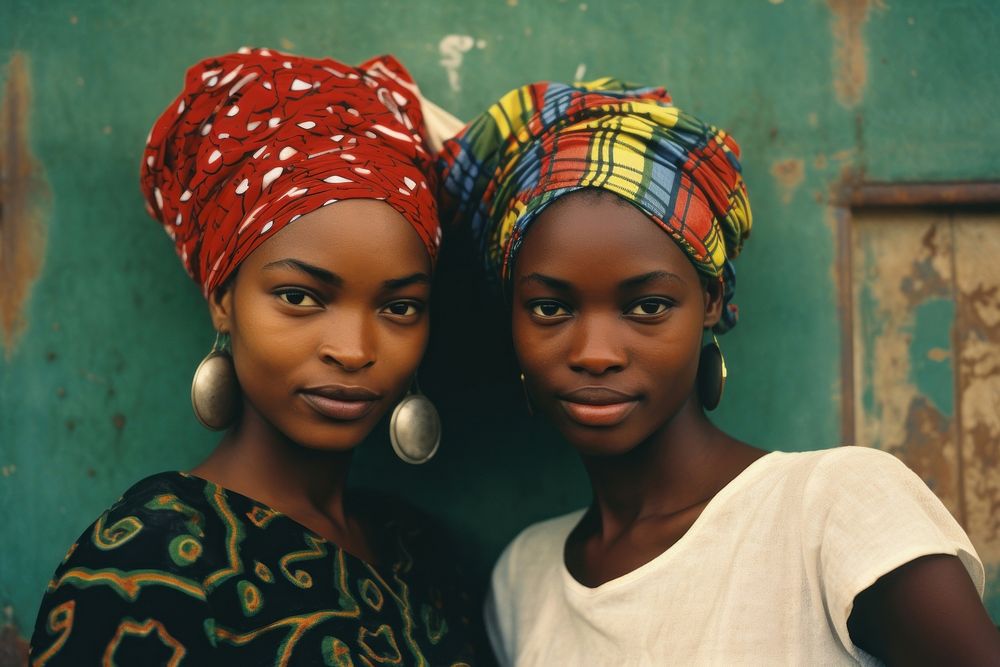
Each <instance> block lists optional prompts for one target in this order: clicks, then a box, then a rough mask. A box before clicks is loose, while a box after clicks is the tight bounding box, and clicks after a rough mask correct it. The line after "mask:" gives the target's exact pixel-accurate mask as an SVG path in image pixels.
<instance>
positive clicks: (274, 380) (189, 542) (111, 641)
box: [31, 49, 471, 665]
mask: <svg viewBox="0 0 1000 667" xmlns="http://www.w3.org/2000/svg"><path fill="white" fill-rule="evenodd" d="M428 110H433V107H432V106H430V105H429V103H425V101H424V100H423V99H422V98H421V97H420V94H419V91H418V89H417V86H416V85H415V84H414V82H413V81H412V79H411V78H410V76H409V74H408V73H407V71H406V70H405V69H404V68H403V67H402V66H401V65H400V64H399V63H398V62H397V61H396V60H394V59H393V58H391V57H388V56H386V57H382V58H377V59H374V60H371V61H368V62H366V63H364V64H362V65H360V66H358V67H351V66H348V65H344V64H342V63H339V62H336V61H334V60H329V59H323V60H317V59H310V58H302V57H296V56H292V55H286V54H282V53H279V52H277V51H269V50H267V49H256V50H250V49H243V50H241V51H240V52H239V53H233V54H229V55H225V56H221V57H218V58H210V59H208V60H205V61H203V62H201V63H199V64H197V65H195V66H194V67H193V68H191V70H190V71H189V72H188V73H187V78H186V81H185V86H184V90H183V91H182V93H181V94H180V96H179V97H178V98H177V99H176V100H175V101H174V102H173V103H171V105H170V106H169V107H168V108H167V109H166V111H165V112H164V113H163V115H162V116H161V117H160V119H159V120H158V121H157V122H156V124H155V125H154V127H153V129H152V132H151V133H150V136H149V138H148V140H147V146H146V150H145V153H144V155H143V161H142V170H141V183H142V189H143V193H144V194H145V196H146V202H147V206H148V209H149V212H150V214H151V215H152V216H153V217H154V218H155V219H156V220H157V221H158V222H159V223H160V224H161V225H162V226H163V228H164V229H165V230H166V232H167V234H168V235H169V236H170V238H171V239H172V240H173V242H174V244H175V246H176V249H177V253H178V255H179V256H180V258H181V261H182V263H183V265H184V268H185V269H186V271H187V272H188V274H189V275H190V276H191V277H192V278H193V279H194V280H195V282H196V283H197V284H198V285H199V286H200V287H201V290H202V293H203V294H204V296H205V298H206V299H207V301H208V307H209V311H210V313H211V318H212V322H213V325H214V327H215V330H216V345H215V346H214V348H213V351H212V353H210V354H209V355H208V357H206V359H205V361H203V362H202V364H201V366H199V368H198V370H197V372H196V375H195V379H194V383H193V386H192V396H191V398H192V403H193V406H194V409H195V413H196V415H197V417H198V418H199V420H201V421H202V423H204V424H205V425H206V426H208V427H210V428H214V429H219V430H223V429H225V430H226V433H225V435H224V436H223V438H222V440H221V442H220V443H219V444H218V446H217V447H216V448H215V450H214V451H213V452H212V453H211V454H210V455H209V456H208V458H207V459H206V460H205V461H203V462H202V463H201V464H199V465H198V466H196V467H195V468H194V469H193V470H191V471H190V472H166V473H161V474H157V475H154V476H152V477H149V478H147V479H144V480H142V481H140V482H138V483H137V484H136V485H134V486H133V487H132V488H130V489H129V490H128V491H126V492H125V494H124V495H123V496H122V497H121V498H120V499H119V500H118V501H117V502H116V503H115V504H114V505H113V506H112V507H111V508H110V509H109V510H107V511H106V512H105V513H103V514H102V515H101V516H100V517H99V518H98V519H97V521H96V522H94V524H93V525H92V526H91V527H90V528H88V529H87V530H86V531H85V532H84V533H83V535H82V536H81V537H80V539H79V541H78V542H77V543H76V544H75V545H73V547H72V548H71V549H70V551H69V553H68V554H67V556H66V558H65V559H64V561H63V563H62V564H61V565H60V566H59V568H58V569H57V570H56V573H55V575H54V577H53V579H52V581H51V583H50V584H49V587H48V590H47V593H46V595H45V598H44V600H43V602H42V607H41V611H40V612H39V616H38V621H37V624H36V628H35V632H34V636H33V638H32V648H31V651H32V660H33V662H34V664H36V665H44V664H48V665H52V664H73V665H78V664H96V663H98V662H101V661H103V663H102V664H143V665H147V664H170V665H178V664H196V665H203V664H213V665H215V664H245V665H249V664H275V665H278V664H280V665H286V664H310V665H311V664H326V665H352V664H353V665H362V664H375V663H379V664H381V663H391V664H413V665H429V664H434V665H439V664H440V665H457V664H463V663H465V662H467V661H468V660H470V659H471V648H470V645H469V632H468V628H467V625H468V615H466V614H463V613H462V602H461V600H460V599H459V597H460V595H461V591H456V590H454V587H453V586H452V585H451V584H452V582H453V580H454V571H455V567H456V563H455V562H454V556H453V555H452V554H451V553H450V552H448V550H446V549H444V548H441V545H440V543H439V540H440V537H441V535H440V534H439V533H437V534H436V533H435V532H433V531H430V530H429V529H428V526H427V523H426V521H425V520H423V519H422V518H421V517H420V516H418V515H417V513H416V512H415V511H413V510H410V509H407V508H406V507H405V506H403V505H401V504H399V503H395V502H391V501H388V500H386V499H384V498H381V497H379V496H376V495H374V494H366V493H361V492H354V491H348V490H347V489H346V480H347V474H348V470H349V466H350V460H351V453H352V451H353V449H354V448H355V447H356V446H357V445H358V444H359V443H360V442H361V441H362V439H363V438H364V437H365V436H366V435H368V434H369V433H370V432H371V431H372V429H373V428H374V427H375V425H376V423H377V422H378V421H379V420H380V419H381V418H382V416H383V415H385V414H387V413H388V412H389V411H393V416H392V420H391V432H392V433H391V435H392V443H393V446H394V448H395V449H396V451H397V453H398V454H399V455H400V456H401V457H402V458H404V459H406V460H408V461H410V462H415V463H419V462H423V461H425V460H427V458H429V457H430V455H432V454H433V453H434V450H435V449H436V447H437V444H438V439H439V434H440V430H439V422H438V419H437V414H436V412H435V411H434V410H433V406H431V405H430V404H429V402H428V401H427V399H426V398H424V397H422V396H421V395H420V394H419V393H414V392H413V391H409V390H411V387H414V376H415V373H416V370H417V366H418V364H419V362H420V358H421V356H422V354H423V351H424V348H425V346H426V343H427V337H428V330H429V322H428V312H427V307H428V300H429V297H430V281H431V275H432V271H433V267H434V261H435V258H436V256H437V251H438V247H439V244H440V240H441V234H440V229H439V225H438V219H437V210H436V205H435V199H434V192H435V183H436V180H435V176H434V172H433V169H432V157H433V148H432V145H433V144H434V143H435V142H436V141H437V140H438V139H440V137H439V136H437V135H439V134H440V133H441V129H440V128H439V127H438V126H439V125H440V123H437V122H432V119H431V118H430V117H429V114H428V113H427V111H428ZM435 113H436V112H435ZM436 116H437V117H442V115H441V114H436ZM444 131H447V128H445V130H444ZM408 391H409V393H408Z"/></svg>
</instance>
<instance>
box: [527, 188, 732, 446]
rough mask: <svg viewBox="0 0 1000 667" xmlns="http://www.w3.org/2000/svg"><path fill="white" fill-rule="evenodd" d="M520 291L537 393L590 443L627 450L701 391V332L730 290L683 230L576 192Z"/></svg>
mask: <svg viewBox="0 0 1000 667" xmlns="http://www.w3.org/2000/svg"><path fill="white" fill-rule="evenodd" d="M712 292H715V290H712ZM513 295H514V302H513V305H512V308H513V334H514V346H515V349H516V351H517V356H518V358H519V360H520V363H521V368H522V371H523V372H524V376H525V381H526V385H527V390H528V392H529V395H530V400H531V401H532V403H533V405H534V406H535V407H536V408H537V409H539V410H541V411H543V412H545V413H546V414H547V415H548V416H549V417H550V418H552V419H553V420H554V421H555V423H556V425H557V426H558V427H559V429H560V431H561V432H562V433H563V435H564V436H565V437H566V438H567V439H568V440H569V441H570V442H571V443H572V444H573V445H574V446H575V447H576V448H577V449H578V450H579V451H581V453H584V454H589V455H607V454H621V453H624V452H626V451H629V450H630V449H632V448H633V447H635V446H636V445H638V444H639V443H641V442H643V441H645V440H647V439H648V438H650V437H651V436H653V435H654V434H656V433H657V432H658V431H659V430H660V429H662V428H663V427H664V426H665V425H666V424H668V423H669V422H670V420H671V419H672V418H673V417H674V416H675V415H676V414H677V413H678V412H679V411H680V410H681V408H683V407H684V406H685V405H686V404H687V403H688V402H689V401H697V400H698V398H697V395H696V394H695V393H694V386H695V377H696V375H697V372H698V356H699V352H700V349H701V338H702V332H703V330H704V328H705V327H710V326H712V325H713V324H715V322H717V321H718V319H719V313H720V301H719V299H718V298H717V296H713V295H712V294H710V292H709V290H706V288H705V287H704V285H703V283H702V281H701V279H700V278H699V275H698V272H697V271H696V270H695V268H694V266H693V265H692V264H691V262H690V261H689V260H688V258H687V256H686V255H685V254H684V252H683V251H682V250H681V249H680V248H679V247H678V246H677V245H676V244H675V243H674V241H673V240H671V238H670V237H669V236H667V234H666V233H664V232H663V231H662V230H661V229H660V228H659V227H657V226H656V225H655V224H654V223H653V222H651V221H650V220H649V218H648V217H647V216H646V215H644V214H643V213H642V212H640V211H639V210H638V209H636V208H634V207H632V206H631V205H628V204H625V203H623V202H622V201H620V200H617V199H616V198H615V196H614V195H612V194H609V193H597V194H595V193H589V192H588V193H575V194H570V195H567V196H566V198H565V199H564V200H561V201H559V202H558V203H557V204H555V205H552V206H550V207H549V208H547V209H546V210H545V211H543V212H542V214H541V215H540V216H539V217H538V219H537V220H536V221H535V222H534V224H533V225H532V227H531V229H530V231H529V233H528V235H527V236H526V238H525V241H524V245H523V246H522V248H521V251H520V253H519V255H518V258H517V263H516V265H515V268H514V275H513Z"/></svg>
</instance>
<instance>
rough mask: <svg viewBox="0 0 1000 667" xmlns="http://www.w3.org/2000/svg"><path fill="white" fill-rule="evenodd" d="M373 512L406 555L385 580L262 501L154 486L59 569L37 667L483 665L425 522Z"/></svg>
mask: <svg viewBox="0 0 1000 667" xmlns="http://www.w3.org/2000/svg"><path fill="white" fill-rule="evenodd" d="M365 507H366V511H367V512H370V513H371V514H370V516H371V517H372V518H374V519H376V525H381V526H384V527H385V535H386V538H387V539H388V540H390V541H391V543H392V545H393V546H392V548H391V551H392V552H394V555H395V558H394V562H393V563H392V565H391V566H387V567H385V568H383V569H381V570H380V569H377V568H376V567H374V566H372V565H370V564H368V563H366V562H365V561H362V560H360V559H358V558H356V557H354V556H352V555H350V554H348V553H346V552H345V551H344V550H343V549H340V548H339V547H338V546H337V545H335V544H333V543H331V542H329V541H327V540H325V539H324V538H322V537H320V536H318V535H317V534H315V533H313V532H312V531H310V530H308V529H307V528H305V527H303V526H302V525H301V524H299V523H296V522H295V521H293V520H292V519H290V518H289V517H287V516H285V515H284V514H282V513H280V512H278V511H276V510H273V509H271V508H269V507H267V506H265V505H263V504H261V503H258V502H256V501H254V500H253V499H251V498H248V497H246V496H243V495H240V494H238V493H235V492H233V491H227V490H226V489H223V488H221V487H219V486H217V485H215V484H212V483H210V482H207V481H205V480H203V479H199V478H197V477H192V476H190V475H186V474H183V473H177V472H168V473H161V474H158V475H154V476H152V477H149V478H147V479H145V480H143V481H141V482H139V483H138V484H136V485H135V486H133V487H132V488H131V489H129V490H128V491H127V492H126V493H125V495H124V496H123V497H122V498H121V499H120V500H119V501H118V502H117V503H116V504H115V505H114V506H113V507H112V508H111V509H110V510H108V511H107V512H105V513H104V514H102V515H101V516H100V518H98V519H97V521H95V522H94V524H93V525H92V526H91V527H90V528H89V529H88V530H87V531H86V532H84V534H83V535H82V536H81V537H80V539H79V540H78V541H77V543H76V544H74V545H73V546H72V547H71V548H70V550H69V553H68V554H67V555H66V558H65V559H64V560H63V562H62V564H61V565H60V566H59V568H58V569H57V570H56V573H55V575H54V577H53V579H52V581H51V582H50V584H49V586H48V589H47V591H46V594H45V597H44V599H43V600H42V606H41V609H40V611H39V614H38V620H37V621H36V623H35V631H34V635H33V636H32V639H31V659H32V664H34V665H92V664H95V665H96V664H117V665H161V664H162V665H334V666H346V665H355V666H356V667H362V666H371V665H461V664H466V663H471V662H472V661H473V646H472V641H471V639H470V638H471V637H472V633H471V632H470V630H469V626H470V623H471V621H470V616H471V614H470V612H469V611H468V609H467V605H466V604H465V603H464V602H463V600H464V598H463V597H462V596H461V594H460V592H459V591H455V590H454V589H455V586H453V584H454V581H451V580H453V579H454V572H455V567H454V565H455V564H454V563H448V562H447V561H448V558H449V557H450V556H452V554H450V553H442V552H441V549H440V548H435V547H434V537H435V535H433V534H431V533H433V532H434V531H431V530H428V529H427V528H426V526H422V525H421V522H420V521H415V520H413V516H414V513H412V512H407V511H404V512H402V513H401V512H399V511H398V508H397V507H395V506H392V505H390V504H388V503H386V502H385V501H373V502H368V501H366V502H365ZM401 517H404V518H401Z"/></svg>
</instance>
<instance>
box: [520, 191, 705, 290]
mask: <svg viewBox="0 0 1000 667" xmlns="http://www.w3.org/2000/svg"><path fill="white" fill-rule="evenodd" d="M649 271H669V272H671V273H675V274H677V275H680V276H681V277H684V278H688V277H690V278H691V279H692V280H697V271H696V270H695V268H694V266H693V265H692V264H691V262H690V260H689V259H688V257H687V255H686V254H685V253H684V251H682V250H681V249H680V247H679V246H678V245H677V244H676V243H675V242H674V240H673V239H672V238H670V236H669V235H668V234H667V233H666V232H665V231H663V229H661V228H660V227H659V226H658V225H657V224H656V223H655V222H653V221H652V220H651V219H650V218H649V217H648V216H647V215H646V214H645V213H643V212H642V211H640V210H639V209H637V208H636V207H634V206H632V205H631V204H628V203H627V202H625V201H624V200H622V199H620V198H618V197H617V196H616V195H614V194H611V193H607V194H605V193H600V194H592V193H590V192H586V193H572V194H569V195H565V196H564V197H563V198H561V199H560V200H558V201H557V202H556V203H554V204H551V205H550V206H549V207H548V208H546V209H545V210H544V211H542V213H541V214H540V215H539V216H538V218H537V219H536V220H535V221H534V222H533V223H532V224H531V226H530V227H529V228H528V231H527V233H526V235H525V238H524V241H523V243H522V245H521V250H520V252H519V253H518V256H517V259H516V264H515V266H514V278H515V280H517V278H518V277H519V276H524V275H527V274H530V273H536V272H537V273H544V274H547V275H552V276H556V277H569V276H572V275H585V276H587V277H588V278H590V279H594V280H600V279H608V280H613V281H614V282H615V283H617V282H618V280H619V279H621V278H622V277H626V278H627V277H631V276H634V275H637V274H639V273H645V272H649Z"/></svg>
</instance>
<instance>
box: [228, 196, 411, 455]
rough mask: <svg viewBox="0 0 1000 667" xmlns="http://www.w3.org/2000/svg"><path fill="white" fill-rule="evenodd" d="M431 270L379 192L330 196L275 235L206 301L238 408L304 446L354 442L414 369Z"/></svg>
mask: <svg viewBox="0 0 1000 667" xmlns="http://www.w3.org/2000/svg"><path fill="white" fill-rule="evenodd" d="M430 273H431V264H430V259H429V257H428V254H427V251H426V249H425V248H424V245H423V243H422V242H421V241H420V238H419V237H418V235H417V233H416V232H415V231H414V230H413V229H412V227H411V226H410V225H409V223H407V222H406V220H405V219H404V218H403V217H402V216H401V215H400V214H399V213H397V212H396V211H395V210H394V209H392V208H391V207H390V206H389V205H387V204H385V203H384V202H380V201H373V200H348V201H343V202H339V203H337V204H333V205H330V206H327V207H324V208H321V209H319V210H317V211H315V212H313V213H310V214H308V215H305V216H303V217H302V218H301V219H299V220H297V221H295V222H294V223H292V224H290V225H288V226H287V227H285V228H284V229H282V230H281V231H279V232H278V233H276V234H275V235H274V237H273V238H271V239H269V240H268V241H267V242H265V243H264V244H262V245H261V246H260V247H259V248H258V249H257V250H255V251H254V252H253V254H251V255H250V257H248V258H247V259H246V260H245V261H244V262H243V263H242V264H241V265H240V268H239V271H238V273H237V275H236V278H235V280H234V281H233V283H232V286H231V288H230V289H229V290H227V291H226V292H225V293H223V294H222V295H221V297H220V298H218V299H214V298H213V299H211V300H210V302H211V304H210V307H211V310H212V316H213V321H214V322H215V325H216V328H217V329H218V330H220V331H223V332H226V331H228V332H229V333H230V335H231V336H232V355H233V362H234V364H235V366H236V374H237V376H238V377H239V382H240V386H241V387H242V390H243V394H244V400H245V410H255V411H256V412H257V413H258V414H259V415H260V416H261V417H262V418H263V419H264V420H265V421H266V422H268V423H269V424H270V425H272V426H273V427H274V428H275V429H277V430H278V431H279V432H280V433H282V434H283V435H285V436H286V437H287V438H289V439H291V440H292V441H294V442H296V443H298V444H300V445H302V446H305V447H309V448H314V449H327V450H346V449H349V448H352V447H354V446H355V445H357V444H358V443H360V442H361V440H362V439H363V438H364V437H365V436H366V435H367V434H368V433H369V432H370V431H371V430H372V428H373V427H374V426H375V424H376V423H377V422H378V420H379V419H380V418H381V417H382V415H383V414H385V412H386V410H388V409H389V408H390V407H392V406H393V405H394V404H395V403H396V401H397V400H398V399H399V398H400V396H401V395H402V394H403V393H404V392H405V391H406V389H407V387H408V386H409V384H410V381H411V379H412V377H413V375H414V373H415V372H416V370H417V365H418V364H419V362H420V358H421V356H422V355H423V352H424V348H425V346H426V344H427V336H428V331H429V322H428V314H427V305H428V300H429V297H430Z"/></svg>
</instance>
